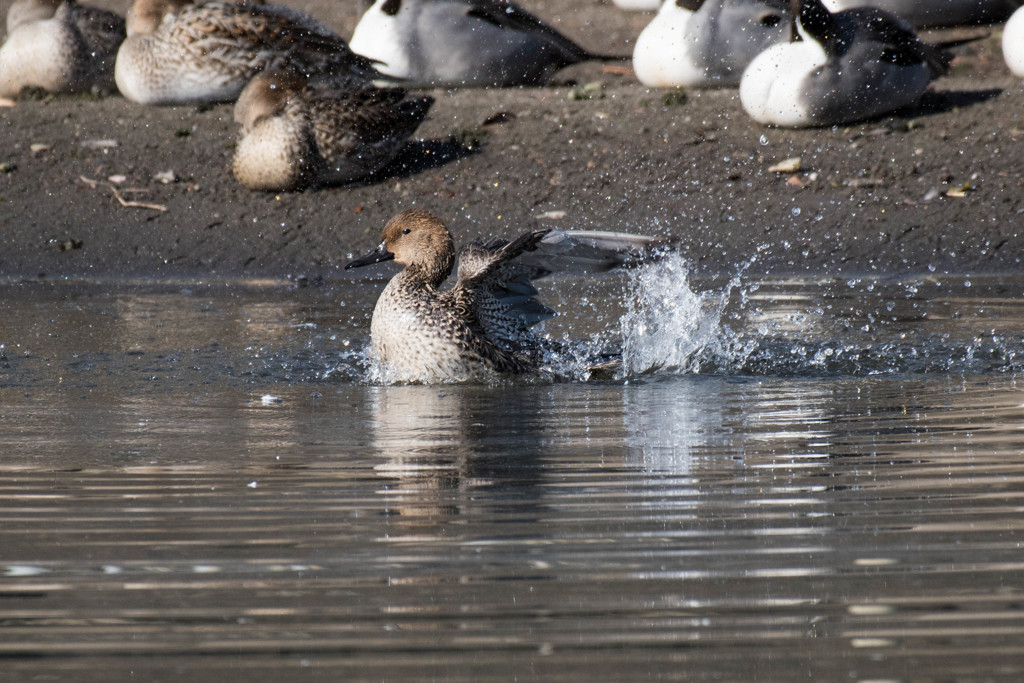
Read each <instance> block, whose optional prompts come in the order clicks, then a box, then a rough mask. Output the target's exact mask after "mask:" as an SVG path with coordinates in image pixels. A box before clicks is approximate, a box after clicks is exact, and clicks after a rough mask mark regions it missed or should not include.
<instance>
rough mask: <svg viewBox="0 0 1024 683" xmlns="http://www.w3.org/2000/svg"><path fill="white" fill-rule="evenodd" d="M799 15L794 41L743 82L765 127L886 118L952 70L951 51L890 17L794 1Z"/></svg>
mask: <svg viewBox="0 0 1024 683" xmlns="http://www.w3.org/2000/svg"><path fill="white" fill-rule="evenodd" d="M792 13H793V15H794V21H795V25H796V30H795V31H794V42H788V43H782V44H779V45H775V46H773V47H770V48H768V49H767V50H765V51H764V52H762V53H761V54H760V55H758V56H757V57H756V58H755V59H754V61H752V62H751V63H750V66H748V67H747V70H746V71H745V72H744V73H743V80H742V82H741V83H740V101H741V102H742V103H743V108H744V109H746V110H747V113H748V114H750V116H751V117H752V118H753V119H754V120H756V121H758V122H759V123H763V124H768V125H775V126H784V127H794V128H795V127H805V126H831V125H835V124H840V123H849V122H851V121H859V120H863V119H868V118H871V117H874V116H879V115H881V114H885V113H888V112H891V111H894V110H896V109H899V108H900V107H904V106H907V105H910V104H915V103H916V102H917V101H918V99H920V97H921V95H922V94H923V93H924V91H925V89H926V88H927V87H928V84H929V83H930V82H931V80H932V79H933V78H935V77H936V76H938V75H941V74H943V73H945V71H946V68H947V67H948V64H949V56H948V55H947V54H945V53H944V52H942V51H940V50H939V49H937V48H935V47H933V46H930V45H927V44H925V43H923V42H921V41H920V40H919V39H918V37H917V34H916V33H914V30H913V28H912V27H911V26H910V24H908V23H907V22H906V21H904V20H903V19H900V18H899V17H897V16H895V15H893V14H890V13H888V12H884V11H882V10H879V9H875V8H858V9H852V10H846V11H843V12H838V13H836V14H832V13H831V12H829V11H828V10H827V9H825V7H824V6H823V5H822V4H821V0H793V7H792ZM797 32H798V33H799V37H800V40H795V36H796V33H797Z"/></svg>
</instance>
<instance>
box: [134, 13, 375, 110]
mask: <svg viewBox="0 0 1024 683" xmlns="http://www.w3.org/2000/svg"><path fill="white" fill-rule="evenodd" d="M128 33H129V37H128V39H127V40H125V42H124V44H123V45H122V46H121V50H120V52H119V54H118V58H117V68H116V78H117V86H118V88H119V89H120V90H121V92H122V94H123V95H124V96H125V97H127V98H128V99H131V100H133V101H136V102H141V103H143V104H182V103H189V102H209V101H230V100H233V99H235V98H236V97H237V96H238V94H239V92H241V90H242V88H243V87H244V86H245V84H246V83H248V81H249V79H251V78H252V77H253V76H254V75H255V74H257V73H259V72H260V71H265V70H271V69H287V70H290V71H295V72H297V73H304V74H313V73H317V74H319V73H323V74H330V75H331V76H332V77H333V78H334V79H335V80H336V81H340V80H343V79H344V80H347V82H348V83H349V84H351V85H353V86H357V85H366V84H369V83H370V82H371V81H372V80H373V79H374V78H377V77H379V74H378V73H377V72H376V70H375V69H374V68H373V66H372V65H371V63H370V62H369V60H366V59H364V58H362V57H360V56H358V55H356V54H355V53H353V52H352V51H351V50H349V49H348V45H347V44H346V42H345V41H344V40H343V39H342V38H341V37H340V36H338V35H337V34H336V33H334V32H333V31H331V30H330V29H328V28H327V27H326V26H324V25H322V24H320V23H319V22H317V21H316V20H314V19H313V18H312V17H310V16H308V15H306V14H303V13H302V12H299V11H297V10H293V9H290V8H288V7H281V6H277V5H263V4H257V3H253V2H204V3H201V4H190V3H188V2H185V1H184V0H136V1H135V3H134V4H133V5H132V9H131V10H130V12H129V19H128Z"/></svg>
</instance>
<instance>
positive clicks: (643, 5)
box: [615, 0, 661, 12]
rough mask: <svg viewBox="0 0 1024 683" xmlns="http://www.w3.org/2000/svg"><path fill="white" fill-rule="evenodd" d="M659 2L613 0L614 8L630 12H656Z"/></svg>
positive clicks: (658, 0) (659, 0) (649, 0)
mask: <svg viewBox="0 0 1024 683" xmlns="http://www.w3.org/2000/svg"><path fill="white" fill-rule="evenodd" d="M660 4H661V0H615V6H616V7H618V8H619V9H624V10H628V11H630V12H639V11H647V10H656V9H658V5H660Z"/></svg>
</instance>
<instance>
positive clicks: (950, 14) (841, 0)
mask: <svg viewBox="0 0 1024 683" xmlns="http://www.w3.org/2000/svg"><path fill="white" fill-rule="evenodd" d="M824 2H825V7H826V8H827V9H829V10H831V11H833V12H838V11H840V10H844V9H853V8H854V7H877V8H879V9H883V10H885V11H887V12H892V13H893V14H895V15H896V16H898V17H900V18H902V19H906V20H907V21H909V22H910V23H911V24H913V25H914V26H916V27H917V28H924V27H934V26H960V25H962V24H990V23H993V22H997V21H1003V20H1005V19H1006V18H1007V17H1009V16H1010V14H1011V13H1012V12H1013V11H1014V10H1015V9H1016V8H1018V7H1020V6H1021V0H824Z"/></svg>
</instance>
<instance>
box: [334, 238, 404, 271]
mask: <svg viewBox="0 0 1024 683" xmlns="http://www.w3.org/2000/svg"><path fill="white" fill-rule="evenodd" d="M393 258H395V255H394V254H392V253H391V252H390V251H388V250H387V249H386V248H385V247H384V243H383V242H381V243H380V244H378V245H377V248H376V249H374V250H373V251H371V252H370V253H369V254H366V255H364V256H360V257H359V258H357V259H356V260H354V261H352V262H351V263H349V264H348V265H346V266H345V270H351V269H353V268H362V267H363V266H369V265H373V264H374V263H380V262H381V261H390V260H391V259H393Z"/></svg>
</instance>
